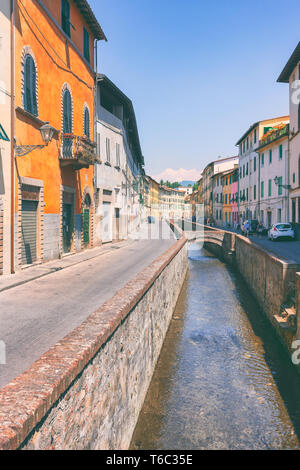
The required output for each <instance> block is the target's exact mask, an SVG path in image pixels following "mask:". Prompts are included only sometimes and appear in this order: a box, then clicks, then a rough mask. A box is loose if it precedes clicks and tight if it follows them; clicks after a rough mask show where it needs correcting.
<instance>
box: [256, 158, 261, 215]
mask: <svg viewBox="0 0 300 470" xmlns="http://www.w3.org/2000/svg"><path fill="white" fill-rule="evenodd" d="M257 153H258V152H257ZM257 163H258V204H257V207H258V217H257V219H258V220H259V221H260V222H261V219H260V153H258V162H257Z"/></svg>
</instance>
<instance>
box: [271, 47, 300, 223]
mask: <svg viewBox="0 0 300 470" xmlns="http://www.w3.org/2000/svg"><path fill="white" fill-rule="evenodd" d="M277 81H278V82H281V83H288V84H289V108H290V135H289V160H288V166H289V170H288V172H289V185H290V191H289V214H290V221H291V222H294V223H298V224H300V42H299V43H298V45H297V47H296V49H295V50H294V52H293V54H292V55H291V57H290V58H289V60H288V62H287V64H286V65H285V67H284V69H283V71H282V72H281V74H280V76H279V78H278V80H277Z"/></svg>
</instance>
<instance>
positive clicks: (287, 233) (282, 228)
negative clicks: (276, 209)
mask: <svg viewBox="0 0 300 470" xmlns="http://www.w3.org/2000/svg"><path fill="white" fill-rule="evenodd" d="M268 238H269V240H272V241H274V240H278V239H280V238H289V239H292V240H295V231H294V230H293V227H292V225H291V224H290V223H278V224H273V225H272V227H271V228H270V230H269V232H268Z"/></svg>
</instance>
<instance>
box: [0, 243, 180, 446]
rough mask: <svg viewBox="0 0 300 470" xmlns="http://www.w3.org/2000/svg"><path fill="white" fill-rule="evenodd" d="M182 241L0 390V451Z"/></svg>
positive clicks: (33, 420) (108, 332)
mask: <svg viewBox="0 0 300 470" xmlns="http://www.w3.org/2000/svg"><path fill="white" fill-rule="evenodd" d="M186 241H187V240H186V238H185V237H182V238H181V239H180V240H178V241H177V242H175V243H174V245H172V247H171V248H169V249H168V250H167V251H166V252H165V253H164V254H163V255H161V256H160V257H159V258H157V259H156V260H155V261H154V262H153V263H152V264H150V265H149V266H148V267H147V268H145V269H144V270H143V271H142V272H140V273H139V274H138V275H137V276H136V277H135V278H134V279H132V280H131V281H130V282H129V283H127V284H126V286H124V287H123V288H122V289H120V290H119V291H118V292H117V293H116V294H115V295H114V296H113V297H112V298H111V299H110V300H108V301H107V302H105V303H104V304H103V305H102V306H101V307H100V308H99V309H98V310H97V311H96V312H94V313H92V314H91V315H90V316H89V317H88V318H87V319H86V320H85V321H84V322H83V323H82V324H81V325H80V326H79V327H77V328H76V329H75V330H73V331H72V332H71V333H69V334H68V335H67V336H65V338H64V339H62V340H61V341H59V342H58V343H56V344H55V345H54V346H53V347H52V348H51V349H50V350H49V351H48V352H46V353H45V354H43V355H42V356H41V357H40V358H39V359H38V360H37V361H36V362H34V363H33V364H32V366H31V367H30V368H29V369H27V370H26V371H25V372H23V373H22V374H20V375H19V376H18V377H17V378H15V379H14V380H13V381H12V382H11V383H9V384H8V385H6V386H5V387H4V388H2V389H1V390H0V450H13V449H17V448H19V447H20V445H21V444H22V443H23V442H24V441H25V440H26V438H27V437H28V435H29V434H30V433H31V431H32V430H33V429H34V428H35V427H36V426H37V425H38V424H39V423H40V421H41V420H42V419H43V418H44V417H45V415H46V414H47V412H48V411H49V410H50V408H51V407H52V406H53V405H54V404H55V403H56V401H57V400H58V399H59V398H60V396H61V395H62V394H63V393H64V392H65V391H66V390H67V388H68V387H69V386H70V385H71V384H72V382H73V381H74V380H75V379H76V377H77V376H78V375H79V374H80V373H81V372H82V371H83V369H84V368H85V367H86V366H87V364H88V363H89V362H90V361H91V360H92V358H93V357H94V356H95V355H96V354H97V352H98V351H99V349H100V348H101V347H102V346H103V345H104V344H105V343H106V342H107V341H108V339H109V338H110V337H111V336H112V335H113V333H114V332H115V331H116V330H117V328H118V327H119V325H120V324H121V323H122V322H123V320H124V319H125V318H126V317H127V315H128V314H129V313H130V311H131V310H132V309H133V308H134V306H135V305H136V304H137V303H138V302H139V301H140V300H141V298H142V297H143V295H144V294H145V293H146V292H147V291H148V290H149V288H150V287H151V286H152V285H153V283H154V282H155V280H156V279H157V278H158V277H159V275H160V274H161V273H162V271H163V270H164V269H165V268H166V266H168V265H169V264H170V262H171V261H172V260H173V259H174V258H175V256H176V255H177V254H178V253H179V252H180V250H181V249H182V248H183V246H184V245H185V243H186Z"/></svg>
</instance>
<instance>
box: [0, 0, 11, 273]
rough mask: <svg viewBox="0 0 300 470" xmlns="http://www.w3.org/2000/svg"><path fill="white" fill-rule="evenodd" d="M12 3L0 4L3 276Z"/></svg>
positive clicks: (4, 269) (6, 266)
mask: <svg viewBox="0 0 300 470" xmlns="http://www.w3.org/2000/svg"><path fill="white" fill-rule="evenodd" d="M10 16H11V1H10V0H1V2H0V63H1V67H0V274H2V273H3V274H9V273H10V272H11V256H10V251H11V162H12V155H11V142H12V132H11V104H12V103H11V21H10Z"/></svg>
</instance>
